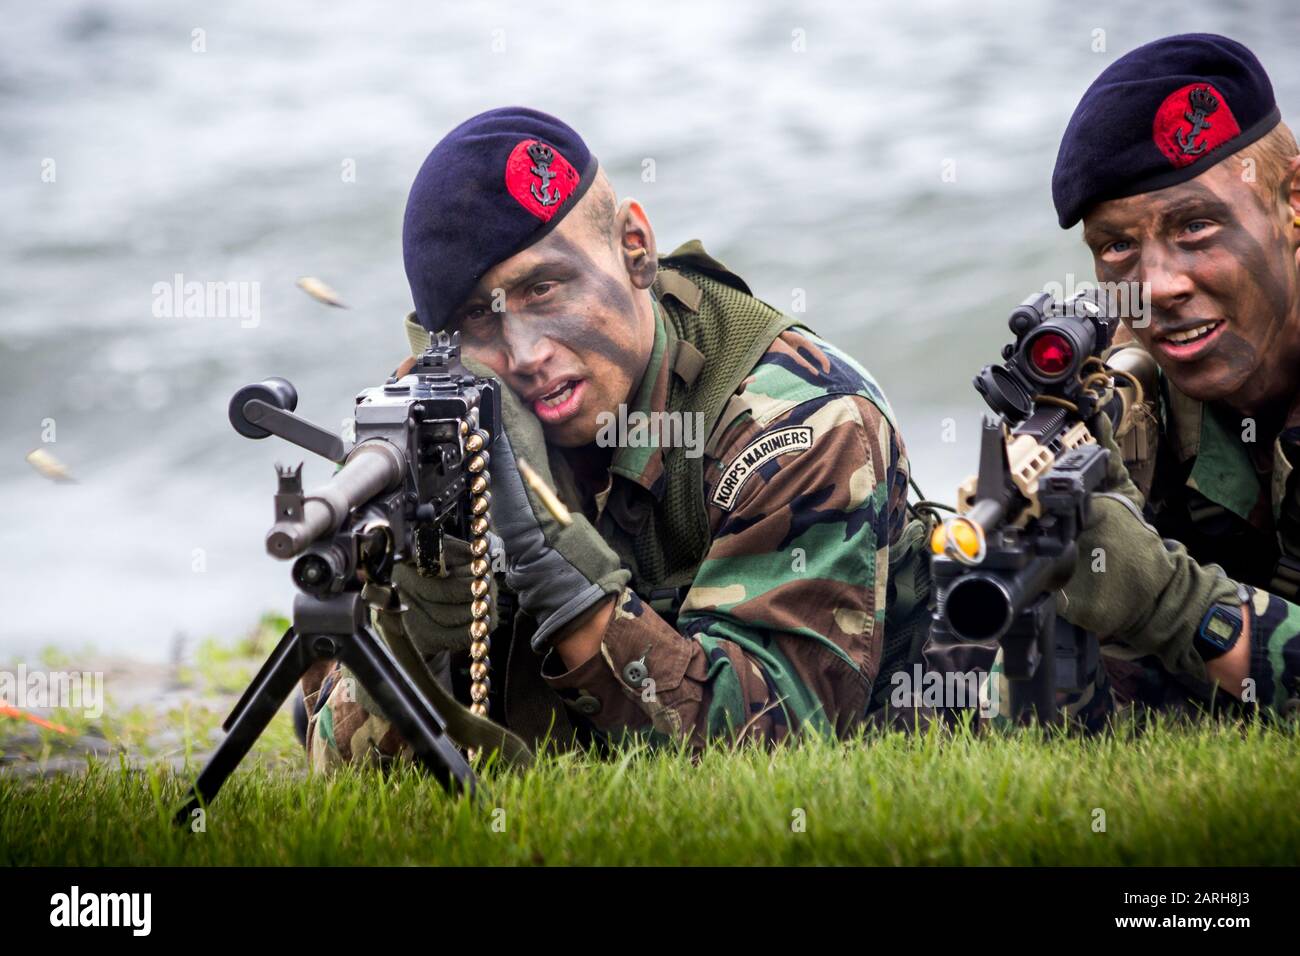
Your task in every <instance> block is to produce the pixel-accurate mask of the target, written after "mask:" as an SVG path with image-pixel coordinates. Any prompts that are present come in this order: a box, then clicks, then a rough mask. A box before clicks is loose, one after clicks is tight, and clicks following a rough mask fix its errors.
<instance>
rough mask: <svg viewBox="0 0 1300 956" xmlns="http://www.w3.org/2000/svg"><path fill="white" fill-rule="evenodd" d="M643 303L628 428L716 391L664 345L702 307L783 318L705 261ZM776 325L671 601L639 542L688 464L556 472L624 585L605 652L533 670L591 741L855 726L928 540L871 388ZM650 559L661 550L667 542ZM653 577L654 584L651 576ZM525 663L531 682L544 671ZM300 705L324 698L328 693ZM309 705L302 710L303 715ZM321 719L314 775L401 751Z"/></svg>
mask: <svg viewBox="0 0 1300 956" xmlns="http://www.w3.org/2000/svg"><path fill="white" fill-rule="evenodd" d="M675 264H676V267H675ZM692 267H698V270H697V269H695V268H692ZM717 277H721V278H722V279H724V280H726V286H727V287H726V289H725V290H724V291H725V292H726V294H727V295H729V296H730V297H731V298H725V297H724V298H722V299H711V298H710V297H709V296H708V295H704V294H702V292H701V289H706V290H713V289H715V288H716V289H721V288H723V286H722V285H721V284H719V283H718V282H716V281H715V279H716V278H717ZM733 280H734V281H733ZM654 293H655V341H654V347H653V352H652V355H651V358H650V361H649V364H648V367H647V369H646V372H645V375H644V376H643V378H642V380H641V381H642V384H641V386H640V389H639V391H638V394H637V395H636V396H634V397H633V398H632V399H631V400H630V401H629V402H628V419H629V420H632V418H633V415H632V413H633V412H641V413H644V414H646V415H647V416H648V415H651V414H653V413H664V412H666V411H668V410H669V405H670V393H672V390H673V388H674V387H678V388H681V387H684V386H689V385H690V384H691V381H692V380H694V379H696V378H697V377H700V378H701V379H704V378H707V376H708V375H709V374H710V373H709V368H708V366H709V362H706V359H710V360H711V359H712V357H711V356H706V355H703V354H701V353H700V352H699V350H697V349H695V348H693V347H690V345H689V343H686V344H685V345H684V344H683V343H682V341H681V340H680V339H679V337H678V335H677V333H676V331H675V328H677V327H681V322H682V320H683V318H685V319H686V320H687V321H690V320H691V319H692V317H693V316H694V313H695V311H696V310H697V309H700V310H701V311H702V312H707V311H708V307H707V305H705V306H702V305H701V302H702V300H703V301H704V302H706V303H707V302H711V301H726V302H740V303H741V304H742V305H743V306H744V307H745V308H748V309H750V310H751V311H752V310H753V309H754V308H760V307H761V309H763V310H766V311H767V312H768V313H770V314H771V315H772V316H775V317H777V318H778V319H783V317H780V316H779V313H776V312H775V310H771V309H770V307H768V306H766V305H763V304H762V303H760V302H758V301H757V300H755V299H753V298H752V297H751V296H749V293H748V289H747V287H745V286H744V285H743V283H741V282H740V280H739V279H736V277H734V276H733V275H731V274H730V273H729V272H726V270H725V269H724V267H722V266H721V265H720V264H719V263H716V262H715V261H714V260H712V259H711V258H709V257H708V256H707V254H705V253H704V251H703V249H702V248H700V247H699V246H698V244H688V246H685V247H682V249H680V250H678V251H677V252H676V253H674V254H673V255H672V256H669V257H665V259H664V260H663V261H662V263H661V272H660V278H659V280H658V281H657V282H656V284H655V287H654ZM666 310H673V311H672V315H673V316H674V317H675V321H668V313H667V311H666ZM715 312H716V310H715ZM733 319H734V321H733ZM710 321H719V322H720V323H721V325H722V326H723V327H724V328H723V332H724V334H725V333H726V332H733V333H734V330H735V329H737V328H741V327H745V326H743V323H742V322H741V319H740V317H739V315H737V316H730V315H729V314H728V313H727V312H726V309H723V310H722V314H721V315H715V316H714V318H713V319H710ZM778 324H779V325H783V326H784V331H780V332H779V334H777V335H776V337H775V338H774V339H773V338H771V337H770V336H768V337H767V338H766V339H765V341H766V342H767V343H768V344H767V347H766V350H765V351H763V350H762V342H755V343H753V344H754V345H756V346H757V348H756V349H755V350H754V351H755V354H758V355H759V356H760V357H759V359H758V361H757V363H756V364H753V365H752V367H749V366H748V365H746V366H744V367H743V368H742V372H743V370H744V368H749V372H748V374H747V375H745V376H744V377H743V379H742V380H741V382H740V385H739V386H738V387H737V388H735V389H734V391H733V392H732V393H731V394H730V395H724V396H723V397H724V398H726V399H727V401H726V403H725V407H724V408H723V410H722V412H721V414H720V415H718V417H717V419H716V423H715V424H714V425H713V427H712V428H711V429H710V430H709V432H708V436H707V440H706V441H704V443H703V449H702V456H701V457H700V460H699V464H700V465H701V466H702V467H700V469H699V471H698V472H697V473H698V474H699V476H700V481H701V487H700V489H699V495H700V497H699V498H698V499H696V500H697V501H702V502H703V503H704V510H705V511H706V512H707V543H706V546H705V547H704V549H703V551H702V553H701V554H698V555H691V554H687V555H686V556H685V565H684V566H685V567H686V571H685V575H684V577H683V576H680V575H679V576H678V578H676V579H674V580H685V581H686V582H687V583H686V584H685V585H684V586H681V587H677V588H669V589H667V591H668V592H670V593H672V592H675V593H673V596H672V597H669V598H667V599H665V597H664V594H665V589H663V588H657V587H656V584H657V583H661V580H660V579H669V578H672V575H671V574H666V575H665V574H662V573H660V572H662V571H663V568H662V563H663V562H662V561H661V560H659V559H661V558H662V557H663V555H660V554H650V553H648V552H647V548H646V547H645V541H646V538H645V535H644V533H643V532H644V530H645V527H646V524H647V522H655V521H657V520H659V518H660V517H661V516H662V513H664V512H665V511H666V510H668V509H669V508H670V507H671V506H672V504H671V503H670V502H669V501H668V499H669V498H671V497H672V496H671V495H670V494H669V486H670V485H671V484H672V482H670V481H669V478H670V477H671V476H674V475H676V476H680V474H682V472H680V471H673V468H675V467H676V465H673V464H669V465H668V466H666V461H667V460H668V455H669V454H681V449H674V450H672V451H669V450H668V449H666V448H662V447H658V445H657V442H647V443H645V446H644V447H630V444H631V443H628V444H627V445H620V446H619V447H617V448H615V449H614V454H613V459H612V462H611V464H610V468H609V471H608V473H607V474H605V475H603V476H602V478H601V481H598V482H596V483H595V484H594V485H593V484H592V483H591V482H590V481H587V482H585V483H584V482H583V481H581V480H580V479H579V478H578V477H577V476H575V475H574V473H573V472H572V471H571V470H569V469H567V468H565V467H563V462H562V460H561V458H560V456H559V455H557V454H552V456H551V458H552V468H553V471H554V473H555V476H556V483H557V491H558V492H559V493H560V495H561V497H563V498H564V499H566V502H567V503H568V504H569V505H570V506H571V507H573V508H574V509H575V510H581V511H583V512H584V513H585V514H586V515H587V516H588V518H589V519H590V520H592V522H593V524H594V525H595V527H596V528H597V530H598V531H599V532H600V534H601V536H602V537H603V538H604V539H605V540H606V541H607V542H608V543H609V544H610V545H611V546H612V547H613V548H614V550H615V551H616V552H617V553H618V554H619V555H620V558H621V559H623V560H624V563H625V566H628V567H630V568H632V570H633V577H632V582H631V586H630V587H628V588H625V589H624V590H623V592H622V593H621V594H620V595H619V596H618V597H617V598H616V600H615V608H614V612H613V615H612V618H611V620H610V623H609V625H608V628H607V630H606V632H605V634H604V635H603V640H602V644H601V648H600V653H599V654H597V655H596V656H595V657H593V658H592V659H590V660H588V661H587V662H586V663H584V664H582V665H581V666H579V667H576V668H574V669H572V670H568V671H566V670H565V669H564V667H563V665H562V664H561V662H560V660H559V657H558V655H557V654H555V653H554V652H553V651H552V652H550V653H549V654H548V656H547V657H546V658H545V659H544V660H543V661H542V662H541V673H542V677H543V679H544V681H545V684H546V685H547V686H549V689H550V691H551V692H553V693H552V695H551V696H552V699H554V698H555V697H558V699H559V700H561V701H563V703H564V705H565V706H566V709H567V711H568V713H569V715H570V716H571V717H572V719H573V720H574V721H575V722H576V723H579V724H584V723H585V724H586V726H587V727H588V728H590V729H591V730H592V731H594V733H595V734H596V735H597V736H598V737H608V736H621V735H623V734H626V733H631V734H638V735H644V736H645V737H647V738H648V739H650V740H652V741H655V742H664V741H678V740H684V741H687V742H689V743H690V744H691V745H694V746H699V745H701V744H703V743H704V742H705V741H706V740H708V739H711V738H714V737H728V738H736V737H746V736H747V737H753V738H761V739H767V740H780V739H782V738H784V737H786V736H787V735H789V734H791V733H792V732H797V731H803V730H809V729H815V730H817V731H822V732H827V733H834V734H844V733H847V732H849V731H850V730H851V729H852V728H853V727H855V726H856V725H857V724H858V723H859V722H861V721H862V720H863V718H864V717H865V716H866V713H867V711H868V709H869V703H870V699H871V691H872V684H873V681H874V680H875V678H876V676H877V674H878V672H879V671H880V669H881V663H882V648H883V647H884V643H883V642H884V636H885V635H884V630H885V617H886V609H887V604H889V603H891V600H892V598H893V594H892V588H891V581H890V558H891V547H895V548H897V546H898V545H899V543H900V541H902V540H903V539H904V536H905V529H906V532H907V534H906V537H907V539H908V540H909V541H914V540H915V538H917V537H920V536H918V535H915V534H914V533H913V532H914V531H915V528H916V525H917V524H918V523H917V522H909V521H908V512H907V503H906V495H907V487H908V463H907V457H906V453H905V450H904V447H903V443H902V439H901V437H900V436H899V434H898V431H897V428H896V426H895V424H894V421H893V416H892V412H891V411H890V409H889V406H888V403H887V402H886V400H885V397H884V395H883V394H882V392H881V391H880V388H879V387H878V386H877V385H876V383H875V382H874V381H873V379H872V378H871V376H870V375H869V374H868V373H867V372H866V371H865V370H864V369H863V368H862V367H861V366H860V365H858V364H857V363H856V362H855V361H853V360H852V359H851V358H849V357H848V356H847V355H845V354H844V353H842V352H840V351H839V350H837V349H835V348H834V347H833V346H831V345H830V344H828V343H827V342H825V341H824V340H822V339H820V338H818V337H817V336H816V335H815V334H813V333H812V332H811V331H810V330H808V329H806V328H804V327H802V326H798V325H796V324H795V323H793V322H792V321H791V320H788V319H784V321H781V322H778ZM674 376H676V377H677V378H678V379H681V380H682V381H675V380H674ZM705 384H707V382H705ZM678 464H680V461H679V462H678ZM680 490H681V489H680V488H679V489H678V491H680ZM680 497H681V496H680V495H678V498H680ZM688 497H689V496H688ZM679 503H680V502H679ZM688 503H689V502H688ZM659 544H661V545H663V546H664V550H672V542H668V541H661V542H659ZM651 550H654V549H651ZM688 550H689V549H688ZM909 553H911V551H910V547H909ZM915 553H916V555H917V558H918V560H924V559H923V557H922V556H921V552H920V549H916V552H915ZM894 556H895V558H897V557H898V555H897V554H895V555H894ZM678 557H679V558H680V557H681V555H679V556H678ZM679 563H680V562H679ZM656 564H658V565H660V568H659V571H652V570H650V567H651V566H652V565H656ZM922 600H923V598H922ZM922 611H923V607H922ZM519 642H520V636H519V635H518V634H516V635H515V637H514V643H515V645H516V646H517V645H518V644H519ZM916 643H917V648H918V650H919V641H917V642H916ZM512 653H513V652H512ZM526 663H531V667H532V669H533V670H534V672H535V671H536V670H537V668H538V662H537V659H536V658H533V659H532V660H531V662H526ZM512 667H513V664H512ZM305 684H306V682H305ZM304 690H305V691H306V692H307V693H308V694H312V693H313V692H314V693H316V694H318V695H324V696H325V697H327V698H328V697H329V696H330V691H329V689H328V688H327V687H325V686H322V685H321V684H320V683H319V681H318V682H317V683H316V684H314V685H313V686H310V687H308V686H305V688H304ZM333 693H334V694H335V695H338V693H339V691H338V689H337V688H336V689H335V690H334V691H333ZM509 693H510V691H509V690H507V694H509ZM319 699H320V698H319V696H317V697H314V698H313V697H309V700H308V703H309V713H311V712H312V711H313V709H314V708H313V707H312V706H311V705H312V704H315V703H317V702H318V701H319ZM319 710H320V711H321V712H322V713H324V712H330V711H332V713H331V714H330V717H329V718H328V720H327V719H325V718H322V717H313V720H312V727H311V731H310V733H309V738H310V739H309V749H310V750H311V751H312V753H313V764H314V765H316V766H325V765H328V764H331V763H334V762H337V761H340V760H348V759H352V757H353V755H355V754H357V753H359V751H360V750H361V749H369V750H373V749H374V748H375V747H376V746H378V748H379V749H380V750H381V751H391V750H392V749H393V746H394V745H395V744H397V743H399V742H400V741H399V740H394V739H386V738H385V736H384V732H387V733H391V731H389V730H387V728H386V726H385V724H386V722H384V721H382V718H379V717H378V716H376V715H370V714H368V713H365V711H364V707H362V706H361V704H358V703H351V704H345V703H344V702H342V701H341V700H340V701H335V700H333V699H330V700H327V702H326V704H325V705H324V706H323V707H320V708H319ZM506 713H507V714H508V713H509V701H508V700H507V703H506ZM376 721H378V722H379V723H375V722H376ZM507 722H508V723H510V721H507ZM349 734H350V735H351V736H350V737H349V738H348V739H346V740H345V739H343V738H344V736H347V735H349Z"/></svg>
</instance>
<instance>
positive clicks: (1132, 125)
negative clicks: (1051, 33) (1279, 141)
mask: <svg viewBox="0 0 1300 956" xmlns="http://www.w3.org/2000/svg"><path fill="white" fill-rule="evenodd" d="M1280 120H1281V114H1280V113H1279V112H1278V108H1277V103H1276V101H1275V100H1274V99H1273V85H1272V84H1271V83H1269V81H1268V74H1266V73H1265V72H1264V68H1263V67H1262V66H1260V63H1259V60H1257V59H1255V55H1254V54H1253V53H1251V52H1250V51H1249V50H1247V49H1246V48H1245V47H1244V46H1242V45H1241V44H1240V43H1237V42H1236V41H1235V40H1229V39H1228V38H1227V37H1221V36H1217V35H1215V34H1213V33H1186V34H1182V35H1180V36H1172V37H1165V38H1164V39H1162V40H1156V41H1154V42H1152V43H1148V44H1146V45H1145V46H1140V47H1138V48H1137V49H1136V50H1133V51H1132V52H1131V53H1127V54H1125V55H1124V56H1122V57H1120V58H1119V59H1118V60H1116V61H1115V62H1114V63H1112V64H1111V65H1110V66H1108V67H1107V68H1106V69H1105V70H1104V71H1102V74H1101V76H1099V77H1097V79H1096V81H1095V82H1094V83H1093V84H1092V86H1090V87H1088V90H1087V92H1086V93H1084V94H1083V99H1082V100H1080V101H1079V105H1078V107H1077V108H1076V109H1075V111H1074V115H1073V116H1071V117H1070V125H1069V126H1067V127H1066V130H1065V135H1064V136H1063V137H1062V138H1061V149H1060V152H1059V153H1058V154H1057V156H1056V169H1055V170H1053V172H1052V199H1053V200H1054V201H1055V203H1056V214H1057V217H1058V219H1059V220H1060V223H1061V228H1062V229H1069V228H1070V227H1071V226H1073V225H1074V224H1075V223H1076V222H1078V221H1079V220H1080V219H1082V218H1083V216H1084V214H1085V213H1086V212H1087V211H1088V209H1089V208H1091V207H1092V206H1094V205H1095V204H1097V203H1099V202H1104V201H1105V200H1107V199H1119V198H1121V197H1123V196H1136V195H1137V194H1138V193H1145V192H1151V191H1152V190H1155V189H1164V188H1165V187H1166V186H1172V185H1174V184H1175V183H1181V182H1185V181H1186V180H1188V179H1191V178H1193V177H1194V176H1199V175H1200V174H1201V173H1203V172H1205V170H1207V169H1209V168H1210V167H1211V166H1213V165H1214V164H1215V163H1218V162H1219V161H1221V160H1223V159H1226V158H1227V157H1229V156H1231V155H1232V154H1233V153H1235V152H1236V151H1237V150H1239V149H1242V148H1243V147H1246V146H1249V145H1250V144H1251V143H1253V142H1255V140H1257V139H1259V138H1260V137H1261V136H1263V135H1264V134H1265V133H1267V132H1268V131H1269V130H1271V129H1272V128H1273V127H1274V126H1276V125H1277V124H1278V122H1279V121H1280Z"/></svg>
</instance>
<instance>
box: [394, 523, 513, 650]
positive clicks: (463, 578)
mask: <svg viewBox="0 0 1300 956" xmlns="http://www.w3.org/2000/svg"><path fill="white" fill-rule="evenodd" d="M442 542H443V543H442V548H443V561H442V564H443V568H442V569H441V571H442V573H439V574H423V573H421V572H420V571H418V570H416V568H415V567H414V566H412V565H411V564H410V563H409V562H402V563H401V564H398V565H397V566H396V567H394V568H393V583H394V584H395V585H397V590H398V593H399V594H400V595H401V596H402V603H403V604H405V605H406V613H405V614H404V615H403V617H402V625H403V627H405V628H406V633H407V634H408V635H409V636H410V638H411V641H412V642H413V643H414V644H415V646H416V648H417V649H418V650H419V651H420V653H421V654H423V655H424V656H425V657H426V658H429V657H431V656H433V655H434V654H437V653H438V652H440V651H462V650H467V649H468V648H469V644H470V636H469V625H470V621H471V620H473V616H472V615H471V613H470V604H471V602H472V601H473V600H474V595H473V594H472V593H471V592H470V584H471V583H472V582H473V581H474V575H472V574H471V573H470V569H469V564H470V551H469V544H468V543H466V542H464V541H461V540H460V539H459V538H453V537H451V536H449V535H448V536H444V537H443V539H442ZM496 591H497V585H496V578H495V577H493V578H492V583H491V604H492V617H491V618H490V619H489V622H488V626H489V629H492V630H495V629H496V625H497V604H496V597H497V595H496Z"/></svg>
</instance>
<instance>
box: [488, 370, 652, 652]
mask: <svg viewBox="0 0 1300 956" xmlns="http://www.w3.org/2000/svg"><path fill="white" fill-rule="evenodd" d="M465 366H466V368H469V369H470V370H471V371H473V372H474V374H476V375H481V376H484V377H488V376H491V375H492V373H491V371H490V370H489V369H487V368H485V367H483V366H482V365H478V364H477V363H473V362H472V361H466V362H465ZM501 392H502V395H501V417H502V428H501V430H500V431H501V434H500V435H498V436H497V439H496V443H495V444H494V445H493V446H492V452H491V464H490V466H489V471H490V472H491V475H492V482H491V484H492V525H493V528H494V530H495V531H496V533H497V534H499V535H500V536H501V540H502V543H503V545H504V547H505V553H506V584H507V585H508V586H509V587H510V589H511V590H512V591H514V592H515V594H516V595H518V597H519V606H520V607H522V608H523V609H524V610H525V611H527V612H528V614H529V615H531V616H532V617H533V619H534V620H536V621H537V630H536V631H535V632H534V634H533V638H532V643H533V649H534V650H537V651H539V652H540V651H542V650H544V649H546V648H547V647H549V646H550V644H551V643H552V642H553V641H554V640H555V639H556V638H557V637H558V636H559V635H560V633H561V632H562V630H563V629H564V627H565V626H566V625H567V624H569V623H570V622H572V621H574V620H576V619H577V618H579V617H580V616H581V615H582V614H583V613H584V612H585V611H588V610H590V609H591V608H592V607H593V606H594V605H596V604H598V603H599V602H601V601H603V600H604V599H605V598H606V597H607V596H609V595H614V594H617V593H618V592H619V591H621V590H622V589H623V585H625V584H626V583H627V582H628V581H629V580H630V578H631V574H630V573H629V572H628V571H627V570H625V569H624V568H623V567H622V565H621V563H620V562H619V558H618V555H617V554H615V552H614V550H613V549H612V548H611V547H610V546H609V545H608V544H606V543H605V541H604V539H602V538H601V537H600V535H599V534H598V533H597V531H596V529H595V528H594V527H592V525H591V522H590V521H588V520H587V519H586V518H585V517H584V516H583V515H581V514H574V515H572V520H571V522H570V523H569V524H567V525H565V524H563V523H561V522H560V521H559V520H558V519H557V518H556V517H555V515H553V514H552V513H551V511H550V510H549V509H548V508H547V507H546V506H545V504H544V503H543V502H542V500H541V499H540V498H539V497H538V495H537V493H536V492H535V491H533V489H532V488H530V487H529V485H528V483H527V482H526V481H525V480H524V478H523V476H522V475H521V474H520V471H519V460H520V459H523V460H525V461H527V463H528V464H529V466H531V467H532V469H533V471H535V472H536V473H537V474H538V476H539V477H540V478H541V479H542V480H543V481H544V482H545V483H546V484H547V485H548V486H549V487H551V488H554V487H555V480H554V478H553V476H552V474H551V467H550V464H549V460H548V457H547V451H546V441H545V438H544V436H543V434H542V424H541V422H539V421H538V420H537V416H535V415H534V414H533V413H532V412H531V411H529V410H528V409H527V408H525V407H524V405H523V403H522V402H521V401H520V400H519V397H518V396H517V395H515V393H514V392H512V391H511V390H510V388H509V387H508V386H505V385H504V384H503V386H502V388H501Z"/></svg>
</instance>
